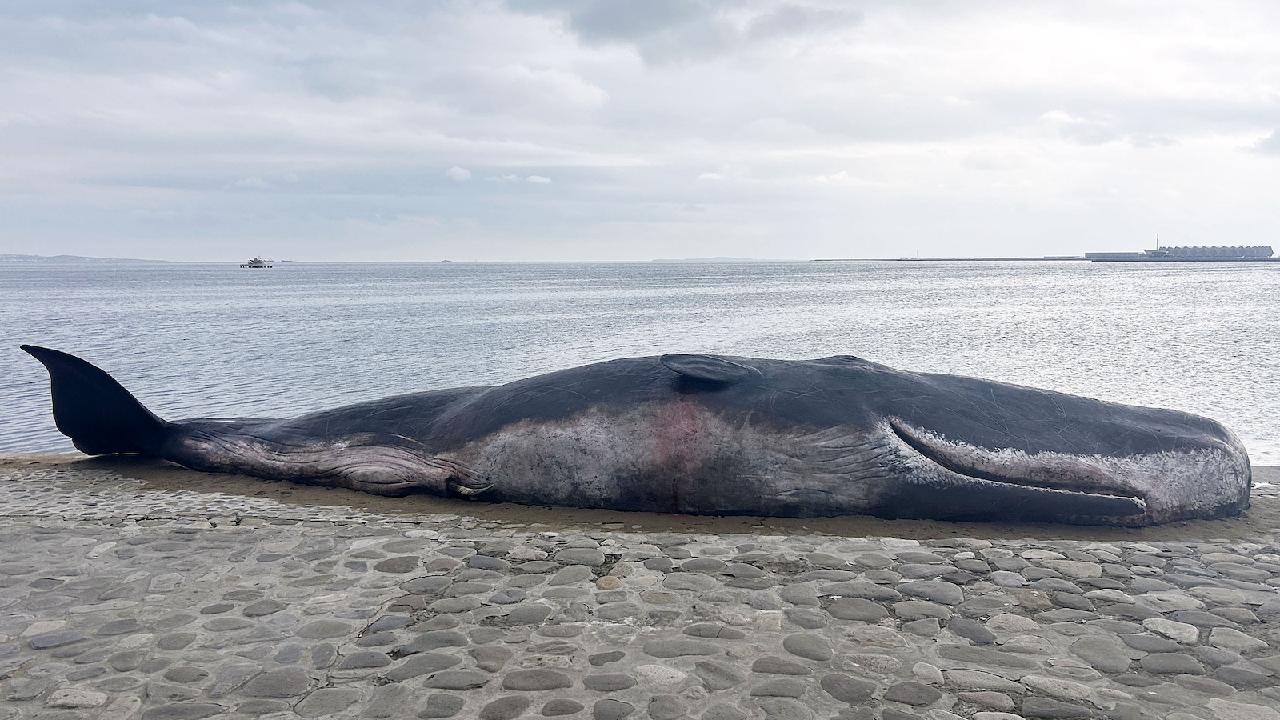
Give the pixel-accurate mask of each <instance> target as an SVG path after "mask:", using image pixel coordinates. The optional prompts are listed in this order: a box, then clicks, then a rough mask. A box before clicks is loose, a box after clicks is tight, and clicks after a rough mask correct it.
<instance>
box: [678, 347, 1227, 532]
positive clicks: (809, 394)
mask: <svg viewBox="0 0 1280 720" xmlns="http://www.w3.org/2000/svg"><path fill="white" fill-rule="evenodd" d="M660 360H661V363H662V365H663V366H665V367H666V368H667V370H668V371H670V372H672V373H674V377H673V378H672V379H671V382H672V384H673V388H674V390H675V392H677V393H680V394H681V395H683V396H684V397H688V398H691V399H693V400H694V402H696V403H697V404H698V405H699V406H701V407H704V408H707V409H708V410H709V411H710V412H712V413H713V414H715V415H716V416H717V417H720V418H731V420H729V421H727V422H725V423H724V425H725V426H733V427H742V426H743V424H744V423H745V424H747V425H750V426H751V427H753V428H755V429H756V430H757V431H758V432H759V433H760V434H762V435H767V436H769V437H771V438H774V440H773V443H774V445H773V446H771V447H773V449H772V450H771V452H772V453H773V454H774V455H776V456H781V457H784V458H785V461H784V462H781V463H779V464H777V465H775V466H774V470H775V474H779V473H781V474H782V475H784V476H785V479H784V482H783V483H781V485H783V486H785V487H783V488H782V490H781V492H779V493H778V495H777V497H775V498H773V501H775V502H779V503H791V504H793V505H794V506H795V507H793V508H790V509H789V512H788V513H787V514H800V515H822V514H831V513H830V512H824V508H830V507H836V506H839V505H840V504H841V497H842V495H841V494H842V493H843V494H845V495H847V494H849V493H856V494H857V496H856V498H855V499H856V501H857V502H861V503H863V504H864V506H865V507H864V508H863V509H864V510H865V511H868V512H871V513H873V514H876V515H881V516H887V517H929V518H942V519H968V520H1047V521H1059V522H1071V523H1082V524H1112V525H1127V526H1140V525H1150V524H1156V523H1163V522H1170V521H1174V520H1181V519H1190V518H1213V517H1224V516H1229V515H1235V514H1239V513H1240V512H1242V511H1243V510H1245V509H1246V508H1247V507H1248V503H1249V490H1250V467H1249V457H1248V454H1247V453H1246V451H1245V448H1244V446H1243V445H1242V444H1241V443H1240V441H1239V439H1238V438H1236V436H1235V435H1234V434H1233V433H1232V432H1231V431H1230V430H1228V429H1227V428H1225V427H1224V426H1222V425H1221V424H1219V423H1217V422H1215V421H1213V420H1210V419H1208V418H1204V417H1200V416H1196V415H1192V414H1188V413H1184V412H1179V411H1175V410H1165V409H1159V408H1148V407H1138V406H1132V405H1123V404H1118V403H1111V402H1104V401H1100V400H1093V399H1089V398H1083V397H1079V396H1074V395H1068V394H1064V393H1058V392H1051V391H1047V390H1040V389H1036V388H1029V387H1023V386H1018V385H1011V384H1007V383H1001V382H994V381H990V380H981V379H976V378H968V377H959V376H953V375H936V374H922V373H911V372H903V371H899V370H895V369H893V368H890V367H886V366H884V365H880V364H877V363H874V362H870V361H867V360H863V359H861V358H857V357H854V356H848V355H842V356H835V357H828V358H820V359H815V360H803V361H791V360H765V359H753V358H736V357H721V356H712V355H665V356H663V357H662V358H661V359H660ZM777 438H781V440H778V439H777ZM761 487H763V488H764V492H766V493H767V492H772V491H774V490H777V489H778V488H772V489H770V488H768V487H765V486H763V485H762V486H761ZM759 489H760V488H757V490H759Z"/></svg>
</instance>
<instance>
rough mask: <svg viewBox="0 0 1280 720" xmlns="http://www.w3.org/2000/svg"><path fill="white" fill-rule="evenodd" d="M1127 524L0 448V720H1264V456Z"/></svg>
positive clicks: (1277, 608)
mask: <svg viewBox="0 0 1280 720" xmlns="http://www.w3.org/2000/svg"><path fill="white" fill-rule="evenodd" d="M1255 483H1257V484H1258V487H1257V488H1256V489H1255V494H1254V501H1253V507H1252V508H1251V510H1250V511H1249V512H1248V513H1247V514H1246V515H1245V516H1244V517H1241V518H1235V519H1230V520H1221V521H1212V522H1190V523H1178V524H1174V525H1168V526H1162V527H1156V528H1147V529H1116V528H1085V527H1068V526H1058V525H1018V526H1007V525H1001V526H997V525H992V524H976V523H965V524H954V523H938V522H923V521H884V520H877V519H874V518H864V517H851V518H831V519H816V520H814V519H806V520H790V519H786V520H780V519H769V518H704V517H688V516H672V515H653V514H633V513H617V512H605V511H575V510H565V509H557V508H530V507H518V506H509V505H495V504H486V503H476V502H462V501H452V500H440V499H436V498H430V497H412V498H402V499H388V498H378V497H371V496H367V495H362V494H358V493H352V492H347V491H341V490H330V489H323V488H311V487H305V486H298V485H290V484H284V483H270V482H263V481H260V480H255V479H252V478H245V477H236V476H215V475H208V474H203V473H198V472H192V471H188V470H184V469H181V468H177V467H175V466H172V465H169V464H165V463H159V462H152V461H139V460H130V459H119V458H117V459H94V460H89V459H82V458H78V456H61V455H19V456H7V457H4V458H0V515H2V516H3V517H4V522H3V524H2V525H0V543H3V545H2V546H3V548H4V556H3V558H0V607H2V608H3V615H0V696H2V697H4V698H5V701H6V702H5V704H4V705H3V706H2V707H0V718H28V717H32V718H34V717H41V718H99V717H105V718H133V717H142V718H147V719H148V720H160V719H162V718H203V717H245V718H248V717H269V718H296V717H340V718H356V717H424V718H432V717H440V718H443V717H460V718H461V717H480V718H486V719H488V720H494V719H498V718H516V717H553V716H560V717H572V718H598V719H600V720H608V719H620V718H646V717H650V718H667V719H673V718H683V717H692V718H707V719H708V720H729V719H732V718H780V719H781V718H800V719H805V718H832V717H839V718H850V719H852V718H858V719H860V720H861V719H866V720H912V719H920V720H924V719H927V720H953V719H954V718H957V717H958V718H973V719H974V720H1013V719H1015V718H1116V719H1125V720H1129V719H1134V720H1137V719H1140V718H1168V719H1169V720H1193V719H1195V718H1199V719H1203V720H1237V719H1254V718H1257V719H1267V720H1280V711H1277V708H1278V707H1280V689H1278V688H1277V681H1276V677H1277V674H1278V673H1280V539H1278V538H1277V532H1278V528H1280V493H1277V492H1276V491H1277V490H1278V489H1280V488H1276V487H1275V486H1274V485H1272V483H1280V471H1277V470H1276V469H1275V468H1256V469H1255Z"/></svg>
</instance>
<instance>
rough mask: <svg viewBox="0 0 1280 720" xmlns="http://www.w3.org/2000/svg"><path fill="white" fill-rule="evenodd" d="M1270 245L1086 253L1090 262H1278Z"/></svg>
mask: <svg viewBox="0 0 1280 720" xmlns="http://www.w3.org/2000/svg"><path fill="white" fill-rule="evenodd" d="M1274 254H1275V253H1274V251H1273V250H1272V249H1271V246H1270V245H1183V246H1169V247H1163V246H1157V247H1156V249H1155V250H1143V251H1142V252H1095V253H1085V254H1084V258H1085V259H1086V260H1089V261H1091V262H1280V258H1276V257H1273V255H1274Z"/></svg>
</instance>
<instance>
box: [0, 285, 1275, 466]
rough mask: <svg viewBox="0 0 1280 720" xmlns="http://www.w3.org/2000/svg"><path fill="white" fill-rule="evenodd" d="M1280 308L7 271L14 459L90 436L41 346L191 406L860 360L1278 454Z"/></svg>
mask: <svg viewBox="0 0 1280 720" xmlns="http://www.w3.org/2000/svg"><path fill="white" fill-rule="evenodd" d="M1278 309H1280V265H1274V264H1273V265H1249V264H1194V265H1193V264H1185V265H1184V264H1177V265H1173V264H1168V265H1166V264H1161V265H1154V264H1152V265H1144V264H1090V263H1080V262H1043V263H1040V262H1032V263H1029V262H1009V263H991V262H941V263H935V262H830V263H827V262H793V263H599V264H567V263H566V264H469V263H433V264H308V263H284V264H278V265H276V267H274V268H273V269H269V270H249V269H241V268H239V267H237V266H236V265H235V264H177V263H174V264H169V263H155V264H143V263H68V264H17V263H11V264H0V338H2V339H3V340H4V342H3V344H2V346H0V402H3V411H2V412H0V452H35V451H63V450H69V449H70V447H71V446H70V442H69V441H68V440H67V439H66V438H64V437H63V436H62V435H60V434H59V433H58V431H57V429H56V428H55V427H54V424H53V419H52V417H51V415H50V412H49V395H48V379H47V376H46V375H45V373H44V370H43V368H41V367H40V365H39V364H38V363H36V362H35V360H34V359H32V358H30V357H28V356H27V355H26V354H24V353H22V352H21V351H19V350H18V345H19V344H20V343H33V344H39V345H45V346H49V347H53V348H57V349H60V350H65V351H67V352H71V353H74V354H77V355H80V356H81V357H84V358H85V359H87V360H89V361H91V362H93V363H95V364H97V365H98V366H100V367H102V368H103V369H105V370H107V371H108V372H110V373H112V374H113V375H114V376H115V377H116V378H117V379H118V380H120V382H121V383H123V384H124V385H125V386H126V387H127V388H129V389H130V390H132V391H133V392H134V394H135V395H136V396H137V397H138V398H139V399H141V400H142V401H143V402H144V403H145V404H146V405H147V406H148V407H150V408H151V409H152V410H153V411H155V412H156V413H157V414H159V415H160V416H161V417H165V418H171V419H176V418H182V417H219V416H228V417H280V416H289V415H295V414H298V413H302V412H306V411H310V410H316V409H321V408H326V407H333V406H336V405H342V404H346V403H351V402H356V401H359V400H367V399H372V398H377V397H382V396H385V395H391V394H395V393H403V392H412V391H417V390H425V389H430V388H444V387H450V386H457V385H476V384H493V383H502V382H506V381H509V380H515V379H517V378H522V377H527V376H529V375H535V374H538V373H544V372H548V371H551V370H557V369H561V368H566V367H571V366H574V365H580V364H583V363H590V362H596V361H599V360H607V359H610V358H617V357H627V356H637V355H654V354H660V353H666V352H708V353H724V354H732V355H745V356H757V357H775V358H811V357H822V356H826V355H834V354H852V355H858V356H860V357H864V358H867V359H869V360H874V361H877V362H881V363H885V364H888V365H892V366H894V367H897V368H901V369H906V370H919V371H928V372H947V373H959V374H964V375H974V376H978V377H984V378H991V379H994V380H1002V381H1006V382H1012V383H1019V384H1025V385H1034V386H1038V387H1044V388H1050V389H1054V390H1061V391H1065V392H1072V393H1079V394H1083V395H1090V396H1093V397H1098V398H1101V399H1105V400H1114V401H1120V402H1127V403H1136V404H1141V405H1153V406H1160V407H1169V408H1177V409H1179V410H1185V411H1189V412H1194V413H1199V414H1203V415H1207V416H1209V417H1212V418H1215V419H1217V420H1220V421H1222V422H1223V423H1225V424H1227V425H1228V426H1229V427H1231V428H1232V429H1233V430H1234V431H1235V432H1236V433H1237V434H1238V435H1239V436H1240V437H1241V439H1242V440H1243V441H1244V443H1245V445H1246V446H1247V447H1248V448H1249V451H1250V455H1251V457H1252V458H1253V461H1254V462H1255V463H1256V464H1280V437H1277V433H1276V431H1275V428H1276V418H1277V417H1280V397H1278V395H1280V393H1277V387H1278V385H1280V313H1278Z"/></svg>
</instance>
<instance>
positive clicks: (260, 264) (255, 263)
mask: <svg viewBox="0 0 1280 720" xmlns="http://www.w3.org/2000/svg"><path fill="white" fill-rule="evenodd" d="M240 267H242V268H255V269H256V268H269V267H273V265H272V264H271V261H270V260H263V259H262V258H260V257H253V258H249V261H248V262H242V263H240Z"/></svg>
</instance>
